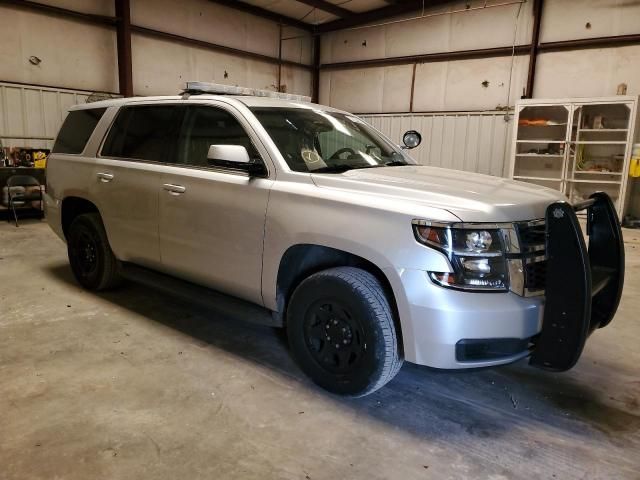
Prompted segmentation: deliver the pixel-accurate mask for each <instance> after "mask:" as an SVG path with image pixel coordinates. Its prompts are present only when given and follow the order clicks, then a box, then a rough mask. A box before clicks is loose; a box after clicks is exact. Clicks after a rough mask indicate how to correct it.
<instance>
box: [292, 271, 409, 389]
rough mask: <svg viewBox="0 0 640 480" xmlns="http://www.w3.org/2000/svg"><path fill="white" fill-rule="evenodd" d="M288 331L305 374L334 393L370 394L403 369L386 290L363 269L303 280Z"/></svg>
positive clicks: (329, 273)
mask: <svg viewBox="0 0 640 480" xmlns="http://www.w3.org/2000/svg"><path fill="white" fill-rule="evenodd" d="M287 333H288V336H289V344H290V346H291V350H292V352H293V355H294V357H295V358H296V360H297V361H298V363H299V365H300V367H301V368H302V370H303V371H304V372H305V373H306V374H307V375H309V377H311V379H312V380H313V381H314V382H315V383H317V384H318V385H320V386H321V387H323V388H325V389H326V390H329V391H331V392H333V393H337V394H341V395H346V396H352V397H360V396H364V395H368V394H369V393H372V392H374V391H375V390H377V389H379V388H380V387H382V386H383V385H385V384H386V383H387V382H389V381H390V380H391V379H392V378H393V377H394V376H395V375H396V374H397V373H398V371H399V370H400V367H401V366H402V357H401V356H400V352H399V346H398V339H397V335H396V330H395V325H394V322H393V313H392V309H391V307H390V305H389V301H388V299H387V297H386V295H385V292H384V289H383V287H382V285H381V284H380V282H379V281H378V279H376V277H375V276H373V275H372V274H370V273H369V272H367V271H365V270H361V269H359V268H353V267H338V268H332V269H329V270H325V271H322V272H319V273H316V274H314V275H311V276H310V277H309V278H307V279H306V280H304V281H303V282H302V283H301V284H300V285H299V286H298V287H297V288H296V290H295V291H294V292H293V295H292V296H291V300H290V302H289V305H288V308H287Z"/></svg>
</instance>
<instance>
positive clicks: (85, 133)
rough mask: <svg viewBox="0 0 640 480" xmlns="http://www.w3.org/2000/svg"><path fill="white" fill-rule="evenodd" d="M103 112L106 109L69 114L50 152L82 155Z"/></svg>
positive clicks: (84, 110) (93, 109) (92, 109)
mask: <svg viewBox="0 0 640 480" xmlns="http://www.w3.org/2000/svg"><path fill="white" fill-rule="evenodd" d="M105 111H106V108H88V109H83V110H73V111H71V112H69V114H68V115H67V118H66V119H65V120H64V123H63V124H62V127H61V128H60V132H59V133H58V138H56V143H55V144H54V145H53V150H52V152H53V153H68V154H79V153H82V151H83V150H84V147H85V146H86V145H87V142H88V141H89V137H90V136H91V134H92V133H93V131H94V130H95V128H96V125H97V124H98V122H99V121H100V119H101V118H102V115H104V112H105Z"/></svg>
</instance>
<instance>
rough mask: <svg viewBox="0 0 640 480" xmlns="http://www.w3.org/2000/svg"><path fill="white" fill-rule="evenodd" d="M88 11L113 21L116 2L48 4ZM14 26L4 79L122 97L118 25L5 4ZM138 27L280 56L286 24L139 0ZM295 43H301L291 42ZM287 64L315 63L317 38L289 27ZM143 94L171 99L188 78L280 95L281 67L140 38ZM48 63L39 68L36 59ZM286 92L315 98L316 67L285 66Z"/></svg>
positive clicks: (201, 1) (137, 54) (3, 56)
mask: <svg viewBox="0 0 640 480" xmlns="http://www.w3.org/2000/svg"><path fill="white" fill-rule="evenodd" d="M38 3H41V4H47V5H52V6H55V7H61V8H65V9H69V10H73V11H76V12H81V13H90V14H97V15H105V16H109V17H113V16H114V15H115V12H114V8H115V7H114V0H41V1H38ZM0 19H2V23H3V24H4V25H8V26H10V28H8V29H7V32H10V34H9V33H8V34H7V35H4V36H3V40H2V42H0V81H3V82H14V83H23V84H30V85H43V86H56V87H62V88H68V89H80V90H88V91H100V92H113V93H118V62H117V44H116V31H115V27H110V26H108V25H106V26H102V25H96V24H92V23H90V22H87V21H84V20H81V19H69V18H65V17H62V16H59V15H52V14H50V13H48V12H45V11H42V12H40V11H34V10H31V9H26V8H22V7H16V6H14V5H12V4H11V3H3V2H0ZM131 23H132V24H133V25H135V26H139V27H146V28H151V29H154V30H159V31H161V32H164V33H169V34H175V35H179V36H182V37H187V38H190V39H194V40H199V41H203V42H208V43H212V44H218V45H222V46H225V47H230V48H235V49H238V50H243V51H248V52H252V53H256V54H262V55H266V56H269V57H272V58H277V57H278V54H279V38H280V34H281V32H280V26H279V25H278V24H277V23H275V22H273V21H270V20H265V19H262V18H259V17H257V16H255V15H250V14H248V13H243V12H239V11H237V10H234V9H231V8H228V7H224V6H221V5H217V4H215V3H212V2H209V1H207V0H183V1H180V2H175V1H172V0H131ZM291 37H295V38H291ZM282 38H283V39H284V40H283V42H282V59H283V60H285V61H287V60H289V61H292V62H297V63H301V64H305V65H310V64H311V62H312V45H313V41H312V38H311V35H310V34H309V32H303V31H301V30H299V29H296V28H293V27H288V26H283V27H282ZM131 43H132V69H133V72H134V74H133V82H134V94H135V95H159V94H162V95H167V94H175V93H177V92H179V91H180V88H181V87H182V86H183V85H184V82H185V81H186V80H200V81H216V82H220V83H225V84H230V85H242V86H249V87H256V88H263V89H270V90H275V89H276V88H277V86H276V84H277V80H278V65H277V64H274V63H273V62H264V61H261V60H255V59H247V58H241V57H239V56H234V55H232V54H227V53H221V52H219V51H215V50H212V49H208V48H204V47H194V46H192V45H188V44H186V43H182V42H180V41H176V40H167V39H161V38H157V37H154V36H153V35H148V34H145V33H138V32H135V31H134V32H133V34H132V40H131ZM31 57H37V58H38V59H39V60H40V62H39V63H38V64H37V65H34V64H32V63H31V62H30V61H29V59H30V58H31ZM281 87H282V89H283V90H286V91H287V92H290V93H298V94H303V95H310V94H311V72H310V70H309V69H305V68H300V67H296V66H291V65H283V66H282V72H281Z"/></svg>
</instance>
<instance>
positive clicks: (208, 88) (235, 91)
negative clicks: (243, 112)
mask: <svg viewBox="0 0 640 480" xmlns="http://www.w3.org/2000/svg"><path fill="white" fill-rule="evenodd" d="M182 94H183V98H189V96H190V95H207V94H212V95H248V96H254V97H270V98H280V99H282V100H293V101H295V102H311V97H306V96H304V95H294V94H291V93H281V92H272V91H271V90H260V89H258V88H248V87H236V86H234V85H223V84H221V83H209V82H187V83H186V85H185V88H184V89H183V91H182Z"/></svg>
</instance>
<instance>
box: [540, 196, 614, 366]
mask: <svg viewBox="0 0 640 480" xmlns="http://www.w3.org/2000/svg"><path fill="white" fill-rule="evenodd" d="M581 210H587V235H588V237H589V248H588V249H587V246H586V244H585V239H584V236H583V234H582V230H581V228H580V224H579V223H578V217H577V216H576V212H578V211H581ZM545 217H546V218H545V219H546V253H547V275H546V286H545V297H546V298H545V306H544V316H543V321H542V330H541V332H540V334H539V335H538V336H537V337H536V339H535V340H534V349H533V353H532V355H531V357H530V360H529V363H530V364H531V365H533V366H536V367H539V368H543V369H545V370H552V371H564V370H568V369H570V368H571V367H573V366H574V365H575V364H576V362H577V361H578V359H579V358H580V355H581V354H582V350H583V348H584V345H585V342H586V340H587V337H588V336H589V335H590V334H591V333H592V332H593V331H594V330H595V329H596V328H602V327H605V326H606V325H608V324H609V323H610V322H611V320H612V319H613V316H614V314H615V313H616V310H617V308H618V304H619V303H620V296H621V295H622V287H623V284H624V244H623V240H622V231H621V229H620V221H619V220H618V215H617V213H616V210H615V208H614V206H613V202H612V201H611V198H609V196H608V195H607V194H606V193H603V192H598V193H594V194H593V195H591V197H590V198H589V200H585V201H584V202H580V203H578V204H575V205H573V206H572V205H570V204H568V203H566V202H556V203H552V204H551V205H549V206H548V207H547V211H546V215H545Z"/></svg>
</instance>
